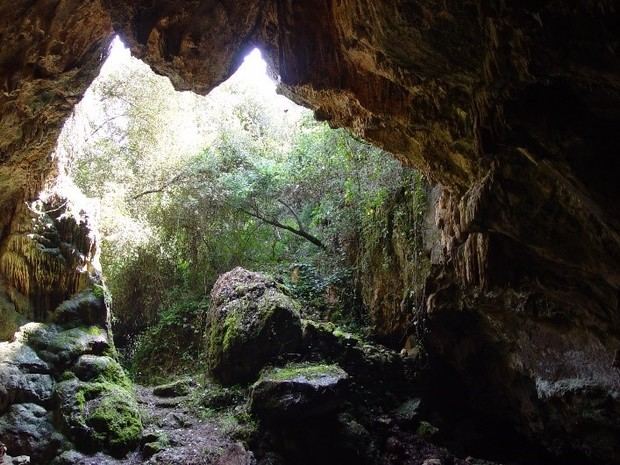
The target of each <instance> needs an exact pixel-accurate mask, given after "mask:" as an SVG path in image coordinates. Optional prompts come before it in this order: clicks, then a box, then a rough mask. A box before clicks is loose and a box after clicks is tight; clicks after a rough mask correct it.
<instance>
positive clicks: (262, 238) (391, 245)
mask: <svg viewBox="0 0 620 465" xmlns="http://www.w3.org/2000/svg"><path fill="white" fill-rule="evenodd" d="M281 99H282V98H281V97H277V96H276V95H275V93H272V94H269V93H265V92H264V91H263V90H261V88H260V87H259V86H257V85H256V83H253V82H248V81H242V80H240V79H236V78H233V79H231V80H230V81H229V82H227V83H225V84H224V85H222V86H220V87H219V88H218V89H216V90H214V91H213V92H212V93H211V94H210V95H209V96H208V97H207V98H203V97H199V96H196V95H193V94H189V93H182V94H181V93H176V92H174V91H173V90H172V86H171V85H170V82H169V81H168V80H167V79H165V78H162V77H160V76H156V75H154V74H153V73H152V72H151V71H150V70H149V69H148V67H146V66H145V65H143V64H141V63H140V62H138V61H136V60H131V59H127V60H126V62H124V64H123V66H121V67H117V68H115V69H107V68H104V73H103V74H102V76H101V77H100V78H99V79H98V80H97V82H96V84H95V85H94V87H92V88H91V89H90V90H89V92H88V93H87V95H86V97H85V101H86V102H87V103H88V105H84V106H82V105H81V106H80V108H78V111H77V113H76V115H75V117H74V118H73V120H72V121H71V122H70V124H69V125H68V127H66V128H65V131H64V132H63V136H62V137H61V141H60V146H61V149H62V150H64V153H65V157H66V158H67V159H68V160H69V161H70V163H69V166H70V171H71V174H72V176H73V177H74V179H75V182H76V183H77V184H78V185H79V187H80V188H81V189H82V190H84V191H85V192H86V193H87V195H89V196H92V197H95V198H98V199H99V204H100V219H101V223H102V224H101V230H102V232H103V236H104V237H103V239H104V240H103V243H102V255H101V261H102V264H103V268H104V273H105V275H106V282H107V285H108V287H109V289H110V292H111V294H112V296H113V311H114V318H115V320H114V322H115V335H116V337H117V345H118V346H119V347H132V348H133V349H134V350H135V352H134V353H133V356H134V360H133V366H134V370H133V371H134V373H135V374H136V376H138V377H141V378H143V377H146V378H155V379H157V378H161V377H165V376H166V375H167V374H168V373H169V372H170V370H172V371H173V372H174V371H178V370H180V369H182V368H183V367H188V366H192V365H193V364H194V363H195V360H196V359H197V358H199V352H200V350H201V345H200V343H199V342H198V341H199V339H200V338H199V333H200V331H202V330H203V329H204V328H203V326H204V321H203V319H202V318H203V315H204V309H205V308H206V304H205V302H206V298H207V296H208V293H209V291H210V289H211V287H212V285H213V283H214V282H215V280H216V279H217V277H218V276H219V275H220V274H222V273H224V272H226V271H229V270H230V269H232V268H234V267H236V266H243V267H245V268H248V269H253V270H256V271H264V272H270V273H272V274H276V275H280V276H283V277H284V280H285V281H286V282H287V284H288V285H289V287H290V288H291V289H292V292H293V294H294V295H295V296H297V297H299V298H301V299H302V300H304V301H305V302H307V308H308V311H310V312H312V313H315V314H316V315H317V316H318V317H320V318H332V319H337V320H339V321H340V322H351V323H355V324H357V325H364V324H366V323H367V321H366V315H365V312H364V311H363V309H362V305H361V303H362V299H361V294H360V292H359V289H360V288H361V287H362V286H363V280H364V278H365V277H367V276H368V275H369V274H370V273H373V272H375V271H376V270H377V267H379V269H386V270H387V269H390V268H391V267H393V266H394V260H395V256H397V255H398V254H400V255H403V254H404V255H405V256H406V259H407V260H411V261H412V263H415V265H413V266H415V267H417V268H420V272H419V273H418V272H417V271H416V274H415V276H414V278H412V281H413V285H412V292H414V293H415V292H418V291H419V289H421V282H422V281H423V275H424V273H423V271H422V268H423V264H422V262H423V259H422V253H421V251H422V247H421V243H422V242H421V241H422V239H421V237H422V234H421V231H422V222H423V215H424V209H425V205H426V198H425V192H426V191H425V188H426V187H425V183H424V181H423V180H422V178H421V176H420V175H419V174H418V173H416V172H414V171H412V170H408V169H406V168H404V167H403V166H401V164H400V163H399V162H397V161H396V160H394V159H393V158H392V157H391V156H390V155H389V154H386V153H385V152H383V151H381V150H380V149H377V148H375V147H372V146H371V145H369V144H367V143H365V142H363V141H360V140H358V139H357V138H355V137H354V136H352V135H351V134H349V133H348V132H346V131H344V130H334V129H331V128H330V127H329V126H328V125H327V124H325V123H319V122H317V121H315V120H314V119H313V117H312V114H311V113H310V112H309V111H306V110H303V109H300V108H299V107H297V106H295V105H293V104H292V103H290V102H288V103H286V102H284V101H283V100H281ZM63 147H64V149H63ZM62 150H61V152H62ZM396 243H398V244H400V245H403V244H404V247H400V245H399V246H398V247H400V248H402V249H403V250H404V252H403V251H401V250H400V249H398V250H396V248H397V247H396V246H395V244H396ZM417 268H416V270H417ZM295 273H296V274H297V275H296V276H295ZM136 334H139V335H140V336H139V337H138V338H137V339H135V335H136ZM179 358H180V360H179ZM139 366H140V367H143V368H146V370H142V371H141V370H138V369H137V368H136V367H139Z"/></svg>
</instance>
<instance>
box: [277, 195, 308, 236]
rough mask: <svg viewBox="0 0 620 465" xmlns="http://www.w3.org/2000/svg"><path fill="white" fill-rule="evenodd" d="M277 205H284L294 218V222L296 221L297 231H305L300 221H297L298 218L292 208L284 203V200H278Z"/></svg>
mask: <svg viewBox="0 0 620 465" xmlns="http://www.w3.org/2000/svg"><path fill="white" fill-rule="evenodd" d="M278 203H280V204H281V205H284V206H285V207H286V209H287V210H288V211H289V212H291V215H293V218H295V221H297V226H299V230H300V231H305V230H306V228H304V225H303V224H302V223H301V220H300V219H299V216H297V213H295V210H293V208H292V207H291V206H290V205H289V204H287V203H286V202H284V200H282V199H278Z"/></svg>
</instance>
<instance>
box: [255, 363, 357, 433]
mask: <svg viewBox="0 0 620 465" xmlns="http://www.w3.org/2000/svg"><path fill="white" fill-rule="evenodd" d="M348 378H349V376H348V375H347V373H346V372H345V371H344V370H343V369H342V368H340V367H339V366H338V365H325V364H318V363H315V364H289V365H286V366H285V367H282V368H272V369H268V370H265V371H264V372H263V373H262V374H261V377H260V379H259V380H258V381H257V382H256V383H254V385H253V386H252V389H251V393H250V410H251V412H252V413H253V414H254V415H256V417H258V419H259V420H261V421H263V422H267V423H273V422H277V423H280V422H287V421H293V422H294V421H297V420H299V419H304V418H310V417H320V416H323V415H328V414H330V413H333V412H335V411H337V410H338V409H339V408H340V407H341V405H342V402H343V400H344V398H345V394H346V388H347V384H348Z"/></svg>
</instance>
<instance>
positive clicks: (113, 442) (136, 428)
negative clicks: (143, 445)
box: [56, 356, 142, 456]
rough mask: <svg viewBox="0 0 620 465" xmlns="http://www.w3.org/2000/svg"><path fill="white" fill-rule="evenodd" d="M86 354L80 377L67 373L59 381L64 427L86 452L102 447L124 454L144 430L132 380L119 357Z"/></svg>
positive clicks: (57, 392)
mask: <svg viewBox="0 0 620 465" xmlns="http://www.w3.org/2000/svg"><path fill="white" fill-rule="evenodd" d="M83 357H84V356H83ZM83 357H82V358H81V359H80V361H79V362H78V365H77V366H76V371H77V373H78V377H74V378H71V377H70V376H66V378H67V380H65V381H62V382H60V383H58V384H57V385H56V397H57V401H58V404H59V416H60V423H61V425H62V428H63V431H64V432H65V434H66V435H67V436H68V437H70V438H71V439H72V440H73V441H75V443H76V445H77V446H78V447H79V448H80V450H82V451H84V452H95V451H97V450H102V449H103V450H106V451H108V452H109V453H110V454H112V455H114V456H123V455H124V454H126V453H127V452H128V451H129V450H131V449H132V448H134V447H135V446H136V445H137V444H138V442H139V440H140V437H141V433H142V420H141V416H140V411H139V409H138V405H137V403H136V400H135V397H134V394H133V391H132V390H131V382H130V381H129V379H127V377H126V375H125V374H124V372H123V371H122V369H121V368H120V366H119V365H118V363H117V362H116V361H114V360H112V359H109V360H106V358H103V357H101V358H99V359H84V358H83ZM80 362H81V368H78V366H80ZM79 377H81V378H82V379H87V380H88V381H82V380H81V379H80V378H79Z"/></svg>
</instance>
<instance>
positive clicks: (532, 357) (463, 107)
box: [0, 0, 620, 463]
mask: <svg viewBox="0 0 620 465" xmlns="http://www.w3.org/2000/svg"><path fill="white" fill-rule="evenodd" d="M0 13H1V14H0V33H1V34H2V43H3V50H2V52H1V53H0V76H2V81H0V84H1V85H2V89H1V90H2V92H0V110H1V111H0V114H1V115H2V116H1V117H0V139H1V140H0V242H1V244H0V250H2V251H5V250H7V247H8V243H7V241H8V234H9V232H10V231H9V229H10V228H12V226H11V227H10V226H9V224H11V223H13V222H14V221H15V218H16V217H17V215H18V214H19V210H20V208H19V207H18V206H19V205H21V203H22V202H23V201H24V200H29V201H30V200H33V198H34V197H35V196H36V194H37V193H38V191H39V190H40V189H41V186H42V184H43V182H44V180H45V178H46V176H48V175H53V173H54V166H55V165H54V162H53V161H52V160H50V159H49V154H50V153H51V148H52V146H53V143H54V141H55V139H56V136H57V134H58V130H59V126H60V123H61V121H62V119H63V118H65V117H66V116H67V115H68V114H69V112H70V111H71V107H72V105H73V104H74V103H75V101H76V100H78V99H79V98H80V96H81V95H82V93H83V91H84V89H85V87H86V86H87V84H88V82H89V81H90V80H92V79H93V77H94V75H95V74H96V72H97V69H98V66H99V64H100V61H101V58H102V57H103V56H104V55H105V47H106V45H107V43H108V42H109V40H110V38H111V36H112V34H113V32H112V31H113V30H115V31H116V32H118V33H119V34H120V35H121V36H122V38H123V39H124V40H125V42H126V43H127V44H128V45H130V46H131V48H132V50H133V52H134V53H135V54H136V55H137V56H139V57H141V58H143V59H144V60H145V61H146V62H147V63H149V64H151V65H152V66H153V68H154V69H155V70H157V71H158V72H160V73H162V74H166V75H168V76H169V77H170V78H171V80H172V82H173V83H174V84H175V86H177V87H178V88H180V89H191V90H195V91H198V92H202V93H204V92H207V91H208V90H210V89H211V88H213V87H214V86H215V85H216V84H218V83H220V82H221V81H222V80H224V79H225V78H226V77H227V76H228V75H230V73H231V72H232V71H233V70H234V69H235V67H236V65H237V64H238V63H239V62H240V59H241V57H242V56H243V54H244V52H245V51H247V50H248V49H249V48H251V47H253V46H259V47H261V49H262V50H263V52H264V54H265V56H266V58H267V60H268V61H269V62H270V64H271V65H272V67H273V72H274V74H275V75H278V76H279V79H280V81H279V82H280V88H281V91H282V92H284V93H285V94H286V95H288V96H290V97H291V98H293V99H294V100H296V101H297V102H299V103H302V104H305V105H307V106H309V107H311V108H313V109H314V110H315V112H316V115H317V117H319V118H322V119H326V120H329V121H330V124H332V125H334V126H346V127H349V128H352V129H353V130H354V131H356V132H357V133H358V134H359V135H361V136H363V137H365V138H366V139H368V140H369V141H371V142H373V143H375V144H377V145H379V146H382V147H384V148H386V149H388V150H390V151H392V152H393V153H394V154H395V156H397V157H398V158H399V159H401V160H403V161H404V162H406V163H409V164H412V165H415V166H417V167H418V168H420V169H422V170H423V171H424V172H425V173H426V174H427V175H428V176H429V178H430V179H431V180H432V181H433V182H435V183H438V184H440V185H441V187H442V192H443V193H442V194H441V196H440V198H439V199H438V202H437V204H436V223H437V226H438V228H439V231H440V234H441V254H439V255H440V256H438V257H436V260H435V264H434V267H433V270H432V275H431V277H430V279H429V282H428V286H427V301H426V306H425V308H426V313H427V315H428V319H427V320H425V321H424V322H423V324H424V327H425V330H426V334H428V335H429V337H428V344H427V345H428V348H429V350H430V352H431V362H432V363H434V364H435V365H436V366H440V367H441V368H442V370H443V371H442V375H441V377H440V379H438V382H439V384H440V385H442V386H447V388H448V391H450V392H448V393H447V394H448V395H452V397H454V395H456V394H458V393H460V392H462V391H466V392H467V395H465V396H464V398H466V399H469V401H470V402H468V404H471V405H472V406H473V407H474V409H475V411H476V412H478V413H484V414H485V415H490V416H494V417H495V418H496V419H504V420H505V422H506V423H507V424H509V425H514V426H515V428H516V429H517V430H518V432H519V433H521V434H524V435H526V436H528V437H529V438H530V439H532V440H534V441H536V442H538V443H540V444H543V445H544V446H545V447H547V448H549V449H550V450H552V451H553V452H557V453H564V454H577V455H579V456H580V457H584V460H585V459H587V458H590V459H591V460H592V461H598V462H607V463H618V457H620V453H618V451H617V448H616V447H617V442H616V446H614V442H610V441H608V440H604V441H603V443H604V444H603V443H600V442H597V441H598V440H597V439H596V438H593V437H591V438H588V437H587V435H586V436H584V434H583V432H584V431H586V430H590V431H598V432H600V434H597V437H599V438H613V437H618V432H619V431H620V426H619V425H618V420H617V419H618V415H615V416H614V415H613V414H609V412H614V411H616V410H617V408H618V391H619V390H620V378H619V377H620V374H619V373H618V369H617V363H614V359H615V357H616V353H617V351H618V349H619V348H620V310H619V298H618V296H619V292H618V291H619V287H620V273H619V272H618V270H619V269H620V267H619V264H620V210H619V209H618V208H617V205H618V202H619V201H620V188H619V186H620V183H618V182H617V177H618V173H619V172H620V158H619V157H617V155H616V152H617V147H618V145H619V144H618V142H619V141H618V138H619V134H620V77H619V76H620V58H619V55H618V48H619V46H620V33H619V32H618V31H620V28H618V24H619V22H620V20H619V15H620V11H619V9H618V5H617V2H616V1H615V0H590V1H584V2H484V1H481V0H475V1H470V2H459V1H455V0H449V1H445V2H436V1H431V0H420V1H416V2H411V1H406V0H385V1H381V2H376V1H371V0H342V1H331V0H330V1H324V2H316V1H310V0H303V1H294V2H279V1H273V0H264V1H257V0H242V1H232V0H223V1H222V0H218V1H214V0H207V1H202V2H183V3H180V2H173V1H170V0H154V1H151V0H149V1H148V2H147V1H129V0H105V1H104V2H103V4H102V3H99V2H98V1H93V2H80V1H60V2H51V3H50V2H39V1H37V2H34V3H33V2H26V1H21V0H18V1H17V2H11V3H10V4H6V5H5V6H3V7H0ZM0 253H1V252H0ZM13 263H16V262H13ZM0 274H1V275H2V278H3V279H5V280H6V278H7V273H6V271H0ZM26 276H27V277H28V278H29V279H30V278H31V280H30V282H33V283H36V282H37V281H38V278H37V277H36V276H35V275H34V274H32V273H31V272H29V273H27V274H26ZM12 279H13V278H12ZM16 282H17V280H16ZM19 282H22V283H23V282H25V281H24V280H20V281H19ZM65 291H67V292H68V293H69V294H70V293H71V292H70V291H68V290H67V289H65ZM11 303H12V304H13V305H15V306H16V307H17V306H18V304H19V299H16V298H13V299H12V300H11ZM391 329H392V330H396V328H394V327H391ZM446 379H449V380H450V382H446ZM602 405H604V406H605V408H603V407H601V406H602ZM582 407H585V410H584V409H583V408H582Z"/></svg>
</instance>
